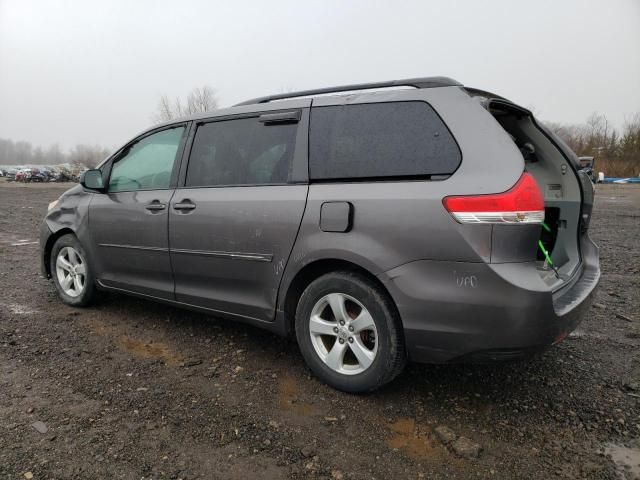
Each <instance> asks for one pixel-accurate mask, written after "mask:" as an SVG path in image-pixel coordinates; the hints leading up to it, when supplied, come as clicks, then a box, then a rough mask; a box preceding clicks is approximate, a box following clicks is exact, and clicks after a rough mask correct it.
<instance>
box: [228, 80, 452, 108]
mask: <svg viewBox="0 0 640 480" xmlns="http://www.w3.org/2000/svg"><path fill="white" fill-rule="evenodd" d="M461 86H462V84H461V83H460V82H457V81H456V80H454V79H452V78H449V77H424V78H408V79H405V80H390V81H388V82H372V83H356V84H354V85H342V86H339V87H327V88H317V89H314V90H301V91H299V92H289V93H279V94H276V95H267V96H266V97H258V98H252V99H251V100H246V101H244V102H241V103H236V104H235V105H234V107H238V106H240V105H253V104H256V103H267V102H271V101H273V100H284V99H286V98H296V97H307V96H310V95H322V94H325V93H338V92H348V91H352V90H371V89H374V88H390V87H415V88H435V87H461Z"/></svg>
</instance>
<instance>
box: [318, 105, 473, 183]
mask: <svg viewBox="0 0 640 480" xmlns="http://www.w3.org/2000/svg"><path fill="white" fill-rule="evenodd" d="M309 143H310V145H309V175H310V177H311V179H312V180H338V179H358V178H360V179H369V178H370V179H376V178H384V177H427V176H429V175H448V174H451V173H453V172H454V171H455V170H456V169H457V168H458V165H460V161H461V155H460V149H459V148H458V145H457V144H456V142H455V140H454V139H453V137H452V136H451V133H450V132H449V130H448V129H447V127H446V125H445V124H444V122H443V121H442V120H441V119H440V117H439V116H438V114H437V113H436V112H435V111H434V110H433V108H431V106H430V105H429V104H427V103H425V102H420V101H415V102H388V103H370V104H358V105H341V106H331V107H314V108H313V109H312V111H311V131H310V138H309Z"/></svg>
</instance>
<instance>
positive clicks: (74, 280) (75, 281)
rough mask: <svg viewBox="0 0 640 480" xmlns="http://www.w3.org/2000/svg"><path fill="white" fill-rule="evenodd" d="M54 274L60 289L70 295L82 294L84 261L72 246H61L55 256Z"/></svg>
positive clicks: (85, 275) (84, 279)
mask: <svg viewBox="0 0 640 480" xmlns="http://www.w3.org/2000/svg"><path fill="white" fill-rule="evenodd" d="M56 275H57V277H58V283H59V284H60V287H61V288H62V291H63V292H64V293H65V294H66V295H69V296H70V297H77V296H79V295H81V294H82V292H83V291H84V288H85V284H86V281H87V270H86V262H85V260H84V258H83V257H82V255H80V252H78V251H77V250H76V249H75V248H73V247H63V248H61V249H60V251H59V252H58V256H57V257H56Z"/></svg>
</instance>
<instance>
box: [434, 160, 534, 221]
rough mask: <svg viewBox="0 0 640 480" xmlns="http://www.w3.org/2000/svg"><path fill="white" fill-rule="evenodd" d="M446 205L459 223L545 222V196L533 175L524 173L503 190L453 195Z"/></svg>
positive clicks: (445, 202)
mask: <svg viewBox="0 0 640 480" xmlns="http://www.w3.org/2000/svg"><path fill="white" fill-rule="evenodd" d="M442 203H443V205H444V208H446V209H447V211H448V212H449V213H450V214H451V215H452V216H453V218H455V219H456V220H457V221H458V222H460V223H542V222H543V221H544V199H543V198H542V192H541V191H540V188H539V187H538V184H537V183H536V181H535V179H534V178H533V176H532V175H531V174H529V173H527V172H525V173H523V174H522V176H521V177H520V179H519V180H518V182H517V183H516V184H515V185H514V186H513V187H512V188H511V189H510V190H507V191H506V192H504V193H496V194H490V195H464V196H458V195H456V196H451V197H445V198H444V199H442Z"/></svg>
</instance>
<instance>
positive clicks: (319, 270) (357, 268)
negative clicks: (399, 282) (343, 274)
mask: <svg viewBox="0 0 640 480" xmlns="http://www.w3.org/2000/svg"><path fill="white" fill-rule="evenodd" d="M335 271H349V272H356V273H359V274H361V275H363V276H364V277H366V278H368V279H369V280H371V281H372V282H373V283H374V284H375V285H376V286H377V287H378V288H379V289H380V291H381V292H383V293H384V294H385V295H386V296H387V297H388V298H389V300H390V301H391V304H392V305H393V308H394V309H395V310H396V313H397V314H398V318H400V317H399V312H398V308H397V306H396V304H395V301H394V300H393V297H392V296H391V293H390V292H389V290H388V289H387V288H386V286H385V285H384V284H383V283H382V282H381V281H380V279H379V278H378V277H377V276H376V275H375V274H373V273H372V272H371V271H370V270H368V269H367V268H365V267H363V266H361V265H358V264H357V263H354V262H351V261H349V260H344V259H340V258H322V259H317V260H314V261H312V262H310V263H308V264H306V265H304V266H303V267H302V268H300V269H299V270H298V271H297V272H296V273H295V275H294V276H293V278H292V279H291V281H290V282H289V283H288V285H287V287H286V292H285V293H284V295H283V297H282V300H281V307H280V310H281V312H282V313H283V321H284V329H285V333H286V334H287V335H290V334H292V333H294V332H295V313H296V308H297V306H298V300H299V298H300V295H302V292H304V290H305V289H306V288H307V287H308V286H309V284H310V283H311V282H313V281H314V280H315V279H316V278H319V277H320V276H322V275H324V274H326V273H330V272H335Z"/></svg>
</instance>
